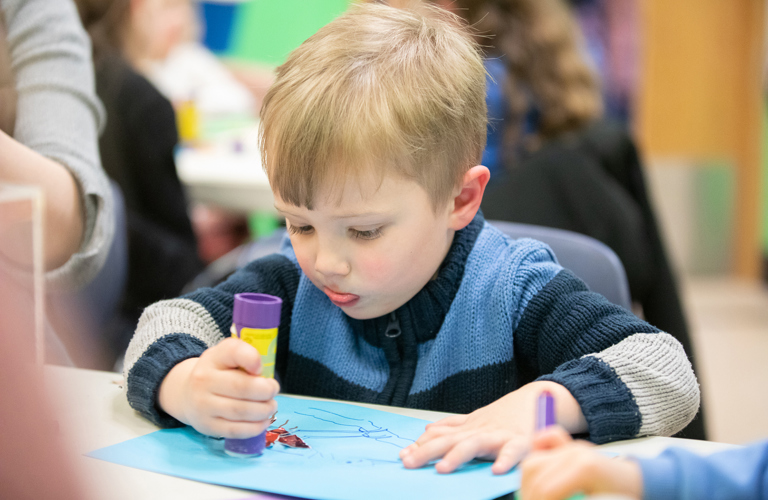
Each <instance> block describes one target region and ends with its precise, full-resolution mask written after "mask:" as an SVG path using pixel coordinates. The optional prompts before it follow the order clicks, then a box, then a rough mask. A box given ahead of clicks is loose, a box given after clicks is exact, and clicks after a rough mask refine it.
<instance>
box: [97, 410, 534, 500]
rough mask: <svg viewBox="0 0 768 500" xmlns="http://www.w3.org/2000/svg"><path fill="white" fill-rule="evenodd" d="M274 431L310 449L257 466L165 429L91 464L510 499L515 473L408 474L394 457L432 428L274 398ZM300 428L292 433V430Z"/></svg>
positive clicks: (247, 483) (207, 478) (206, 440)
mask: <svg viewBox="0 0 768 500" xmlns="http://www.w3.org/2000/svg"><path fill="white" fill-rule="evenodd" d="M277 400H278V412H277V415H276V419H277V420H276V422H275V424H274V425H273V427H277V426H279V425H282V424H283V423H284V422H285V421H286V420H287V421H288V423H287V424H285V425H284V427H285V428H286V429H288V430H293V432H294V433H295V434H296V435H297V436H299V437H300V438H302V439H303V440H304V441H305V442H306V443H307V444H308V445H309V446H310V448H309V449H302V448H288V447H286V446H284V445H282V444H279V443H275V444H274V445H273V446H272V447H271V448H268V449H267V450H266V451H265V452H264V454H263V455H262V456H260V457H256V458H245V459H244V458H233V457H230V456H228V455H226V454H225V453H224V451H223V450H224V442H223V440H220V439H214V438H210V437H207V436H204V435H202V434H200V433H198V432H196V431H195V430H194V429H192V428H191V427H184V428H180V429H165V430H160V431H156V432H153V433H151V434H147V435H146V436H142V437H138V438H135V439H131V440H128V441H125V442H123V443H119V444H116V445H113V446H108V447H106V448H102V449H99V450H96V451H93V452H91V453H88V456H90V457H94V458H98V459H101V460H106V461H108V462H114V463H118V464H122V465H127V466H129V467H135V468H137V469H144V470H149V471H153V472H159V473H162V474H168V475H171V476H178V477H183V478H187V479H193V480H196V481H203V482H206V483H213V484H219V485H224V486H232V487H235V488H246V489H252V490H258V491H264V492H269V493H277V494H281V495H290V496H297V497H304V498H314V499H318V500H321V499H329V500H330V499H334V500H345V499H350V500H352V499H360V498H363V499H365V500H378V499H381V500H391V499H392V498H395V499H397V498H419V499H431V498H435V499H440V500H445V499H450V498H457V499H462V500H471V499H477V500H481V499H491V498H496V497H499V496H502V495H504V494H507V493H509V492H512V491H515V490H516V489H517V488H518V487H519V485H520V476H519V473H518V472H517V471H516V470H513V471H512V472H510V473H509V474H505V475H502V476H496V475H494V474H493V473H492V472H491V463H490V462H483V461H477V460H476V461H472V462H470V463H469V464H466V465H465V466H464V467H462V468H461V469H459V470H458V471H456V472H454V473H453V474H438V473H437V472H435V470H434V467H432V466H428V467H424V468H421V469H416V470H410V469H406V468H404V467H403V465H402V464H401V462H400V460H399V459H398V452H399V451H400V450H401V449H402V448H403V447H405V446H407V445H409V444H410V443H413V442H414V441H415V440H416V439H417V438H418V437H419V436H420V435H421V434H422V433H423V432H424V426H425V425H426V424H428V423H429V422H427V421H425V420H420V419H416V418H411V417H406V416H403V415H396V414H394V413H388V412H384V411H379V410H372V409H368V408H363V407H361V406H356V405H351V404H346V403H336V402H327V401H314V400H306V399H299V398H292V397H287V396H278V397H277ZM294 427H297V428H296V429H293V428H294Z"/></svg>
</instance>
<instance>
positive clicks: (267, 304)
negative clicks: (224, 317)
mask: <svg viewBox="0 0 768 500" xmlns="http://www.w3.org/2000/svg"><path fill="white" fill-rule="evenodd" d="M282 305H283V301H282V299H280V298H278V297H275V296H272V295H267V294H264V293H238V294H236V295H235V306H234V309H233V311H232V328H231V329H230V331H231V333H232V336H233V337H238V338H239V339H241V340H243V341H245V342H248V343H249V344H251V345H252V346H253V347H255V348H256V349H257V350H258V351H259V354H261V376H262V377H268V378H273V377H274V376H275V357H276V355H277V327H278V326H279V325H280V308H281V307H282ZM266 438H267V431H266V430H265V431H264V432H262V433H261V434H259V435H258V436H254V437H252V438H247V439H225V440H224V451H225V452H226V453H227V454H228V455H231V456H233V457H253V456H259V455H261V454H262V453H264V448H265V447H266Z"/></svg>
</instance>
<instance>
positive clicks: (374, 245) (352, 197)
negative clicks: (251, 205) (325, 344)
mask: <svg viewBox="0 0 768 500" xmlns="http://www.w3.org/2000/svg"><path fill="white" fill-rule="evenodd" d="M336 193H337V191H333V192H331V193H330V194H331V196H330V197H329V196H326V195H327V194H329V193H328V191H324V192H321V193H319V196H318V197H317V202H316V203H315V204H314V205H315V207H314V209H313V210H309V209H307V208H305V207H298V206H295V205H290V204H287V203H285V202H284V201H283V200H282V199H281V198H280V196H279V193H275V207H276V208H277V210H278V211H279V212H280V213H281V214H282V215H284V216H285V218H286V225H287V226H288V231H289V233H290V238H291V243H292V244H293V249H294V251H295V252H296V257H297V259H298V261H299V265H300V266H301V269H302V270H303V271H304V274H306V275H307V277H308V278H309V279H310V280H311V281H312V283H314V284H315V286H317V287H318V288H319V289H320V290H322V291H323V292H325V294H326V295H328V298H329V299H330V300H331V301H332V302H333V303H334V304H335V305H337V306H338V307H340V308H341V309H342V310H343V311H344V312H345V313H346V314H347V315H349V316H351V317H353V318H356V319H370V318H376V317H379V316H382V315H384V314H387V313H390V312H392V311H394V310H395V309H397V308H398V307H400V306H401V305H403V304H405V303H406V302H407V301H408V300H410V299H411V298H412V297H413V296H414V295H416V293H417V292H418V291H419V290H421V289H422V288H423V287H424V285H425V284H427V282H428V281H429V280H430V279H431V278H432V277H433V276H434V275H435V273H436V272H437V270H438V268H439V267H440V264H441V263H442V261H443V259H444V258H445V256H446V254H447V253H448V249H449V248H450V245H451V242H452V241H453V234H454V231H453V229H451V228H450V227H449V215H450V212H451V208H452V207H453V204H452V201H451V202H450V203H446V204H445V206H443V207H441V209H440V210H439V211H438V212H437V213H435V212H434V211H433V209H432V203H431V200H430V198H429V196H428V195H427V192H426V191H425V190H424V189H423V188H422V187H421V186H420V185H419V184H417V183H416V182H414V181H411V180H406V179H404V178H401V177H398V176H387V177H385V178H384V180H383V182H382V183H381V185H380V186H379V185H378V182H376V181H373V180H370V181H367V182H366V181H364V180H361V181H360V182H359V183H357V182H348V183H347V184H346V186H345V187H344V190H343V193H342V196H341V201H340V203H336V201H337V199H338V198H336V197H335V196H334V195H336ZM329 199H330V201H329Z"/></svg>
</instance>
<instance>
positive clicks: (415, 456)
mask: <svg viewBox="0 0 768 500" xmlns="http://www.w3.org/2000/svg"><path fill="white" fill-rule="evenodd" d="M543 390H549V391H550V392H552V394H553V395H554V396H555V400H556V405H555V406H556V408H557V417H558V421H559V422H563V423H564V424H566V426H567V427H568V428H569V429H572V431H573V432H582V431H584V430H586V421H585V420H584V416H583V415H582V413H581V408H580V407H579V405H578V403H577V402H576V400H575V399H574V398H573V396H571V394H570V392H568V390H567V389H566V388H565V387H563V386H561V385H559V384H555V383H553V382H533V383H530V384H528V385H526V386H524V387H521V388H520V389H518V390H517V391H514V392H511V393H509V394H507V395H506V396H504V397H502V398H500V399H498V400H497V401H495V402H493V403H491V404H489V405H488V406H485V407H483V408H480V409H478V410H476V411H474V412H472V413H470V414H469V415H455V416H452V417H448V418H446V419H443V420H440V421H438V422H435V423H433V424H429V425H427V430H426V432H424V434H422V435H421V437H419V439H417V440H416V442H415V443H414V444H412V445H410V446H408V447H407V448H404V449H403V450H401V451H400V459H401V460H402V461H403V465H404V466H405V467H407V468H409V469H410V468H417V467H422V466H424V465H426V464H428V463H429V462H430V461H432V460H436V459H438V458H440V457H442V460H440V461H439V462H438V463H437V464H436V465H435V470H436V471H437V472H439V473H449V472H453V471H454V470H456V469H457V468H458V467H459V466H460V465H462V464H463V463H465V462H468V461H470V460H472V459H473V458H485V459H495V462H494V464H493V467H492V468H491V470H492V471H493V473H494V474H505V473H507V472H508V471H509V470H510V469H511V468H512V467H514V466H515V464H517V463H518V462H519V461H520V459H521V458H522V457H523V455H525V454H526V453H527V452H528V450H529V449H530V446H531V441H532V440H533V435H534V426H535V419H536V399H537V398H538V396H539V394H540V393H541V392H542V391H543Z"/></svg>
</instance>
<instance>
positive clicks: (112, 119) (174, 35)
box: [77, 0, 202, 361]
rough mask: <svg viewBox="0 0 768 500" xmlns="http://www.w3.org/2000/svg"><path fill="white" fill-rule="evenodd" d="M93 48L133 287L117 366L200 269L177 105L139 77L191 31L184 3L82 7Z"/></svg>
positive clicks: (115, 333) (121, 325)
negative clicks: (141, 322)
mask: <svg viewBox="0 0 768 500" xmlns="http://www.w3.org/2000/svg"><path fill="white" fill-rule="evenodd" d="M77 3H78V7H79V9H80V15H81V18H82V20H83V24H84V25H85V26H86V28H87V29H88V31H89V33H90V35H91V37H92V39H93V44H94V61H95V66H96V88H97V91H98V94H99V97H100V98H101V99H102V101H103V102H104V105H105V107H106V110H107V114H108V121H107V126H106V128H105V130H104V133H103V135H102V137H101V141H100V146H101V159H102V163H103V165H104V168H105V170H106V171H107V173H108V174H109V176H110V177H111V178H112V179H114V180H115V181H116V182H117V183H118V184H119V185H120V188H121V189H122V191H123V195H124V198H125V204H126V214H127V225H128V257H129V264H128V282H127V285H126V290H125V293H124V296H123V300H122V304H121V308H120V314H119V317H118V318H117V319H116V320H115V321H114V322H113V324H112V325H111V326H110V329H109V330H110V331H109V332H108V333H107V335H108V336H109V339H110V341H109V345H110V350H111V356H112V359H113V360H114V361H116V360H118V359H119V358H120V357H121V356H122V354H123V352H124V351H125V348H126V347H127V345H128V341H129V340H130V336H131V333H132V331H133V329H134V328H135V326H136V322H137V321H138V318H139V315H140V314H141V311H142V310H143V309H144V307H146V306H147V305H149V304H151V303H152V302H155V301H157V300H161V299H163V298H168V297H173V296H175V295H177V294H178V293H179V292H180V291H181V289H182V287H183V286H184V285H185V284H186V283H187V282H188V281H190V280H191V279H192V278H193V277H194V276H195V275H196V274H197V273H198V272H199V271H200V270H201V269H202V263H201V261H200V259H199V257H198V253H197V241H196V239H195V234H194V232H193V230H192V225H191V222H190V218H189V215H188V211H187V199H186V195H185V193H184V190H183V188H182V185H181V182H180V181H179V178H178V175H177V173H176V163H175V160H174V149H175V147H176V145H177V143H178V135H177V128H176V118H175V114H174V109H173V107H172V106H171V103H170V102H169V101H168V99H166V98H165V97H164V96H163V95H162V94H161V93H160V92H159V91H158V90H157V89H156V88H155V87H154V86H153V85H152V84H151V83H150V82H149V81H148V80H147V79H146V78H144V77H143V76H142V75H141V74H140V72H139V71H138V69H139V68H140V67H141V66H142V64H144V63H145V61H146V60H148V59H154V58H157V57H164V56H165V55H167V52H168V51H169V50H170V49H171V48H172V47H173V46H174V45H175V44H176V43H178V41H179V40H181V39H183V38H184V37H185V36H186V34H187V31H188V30H189V29H191V25H192V19H193V18H192V10H191V6H190V4H189V2H188V1H184V0H78V1H77Z"/></svg>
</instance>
